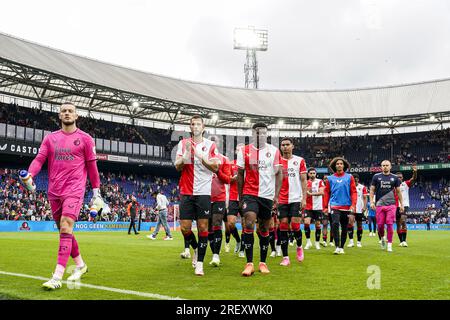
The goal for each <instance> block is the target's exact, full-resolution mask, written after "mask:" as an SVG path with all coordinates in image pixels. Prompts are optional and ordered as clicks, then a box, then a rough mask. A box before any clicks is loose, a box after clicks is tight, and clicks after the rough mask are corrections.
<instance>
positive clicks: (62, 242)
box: [54, 233, 73, 279]
mask: <svg viewBox="0 0 450 320" xmlns="http://www.w3.org/2000/svg"><path fill="white" fill-rule="evenodd" d="M72 238H73V236H72V235H71V234H70V233H60V234H59V250H58V263H57V266H56V269H55V274H54V275H55V276H56V277H57V278H58V279H62V277H63V275H64V270H65V268H66V265H67V261H68V260H69V257H70V253H71V252H72Z"/></svg>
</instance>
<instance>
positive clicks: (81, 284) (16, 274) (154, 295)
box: [0, 271, 185, 300]
mask: <svg viewBox="0 0 450 320" xmlns="http://www.w3.org/2000/svg"><path fill="white" fill-rule="evenodd" d="M0 274H4V275H7V276H13V277H21V278H29V279H35V280H43V281H46V280H49V278H44V277H37V276H31V275H28V274H22V273H12V272H6V271H0ZM62 283H65V284H67V281H62ZM70 284H71V285H74V286H75V285H80V286H81V287H86V288H91V289H97V290H103V291H110V292H116V293H122V294H130V295H135V296H139V297H147V298H154V299H161V300H185V299H182V298H179V297H170V296H164V295H161V294H157V293H149V292H139V291H133V290H123V289H117V288H109V287H104V286H96V285H93V284H87V283H82V282H70Z"/></svg>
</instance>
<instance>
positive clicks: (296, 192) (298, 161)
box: [279, 155, 307, 204]
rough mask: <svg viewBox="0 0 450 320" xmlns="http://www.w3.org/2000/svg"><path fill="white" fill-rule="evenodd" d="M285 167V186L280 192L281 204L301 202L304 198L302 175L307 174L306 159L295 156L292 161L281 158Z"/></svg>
mask: <svg viewBox="0 0 450 320" xmlns="http://www.w3.org/2000/svg"><path fill="white" fill-rule="evenodd" d="M281 164H282V165H283V185H282V186H281V190H280V197H279V203H280V204H290V203H294V202H301V201H302V198H303V192H302V183H301V178H300V174H302V173H306V172H307V170H306V162H305V159H303V158H302V157H299V156H295V155H293V156H292V158H291V159H289V160H288V159H285V158H283V157H282V158H281Z"/></svg>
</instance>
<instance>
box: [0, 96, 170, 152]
mask: <svg viewBox="0 0 450 320" xmlns="http://www.w3.org/2000/svg"><path fill="white" fill-rule="evenodd" d="M0 122H3V123H7V124H14V125H18V126H23V127H30V128H36V129H44V130H50V131H56V130H59V129H60V125H59V119H58V115H57V113H55V112H50V111H45V110H39V109H38V108H25V107H21V106H18V105H16V104H12V103H11V104H5V103H0ZM77 124H78V126H79V127H80V128H82V130H83V131H85V132H87V133H89V134H90V135H91V136H92V137H94V138H102V139H111V140H120V141H124V142H133V143H144V144H151V145H159V146H163V145H165V144H167V143H168V142H169V141H170V132H167V130H160V129H153V128H144V127H138V126H133V125H128V124H123V123H117V122H111V121H105V120H98V119H93V118H87V117H82V116H80V117H79V118H78V120H77Z"/></svg>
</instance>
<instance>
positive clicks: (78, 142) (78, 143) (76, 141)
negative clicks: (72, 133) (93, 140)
mask: <svg viewBox="0 0 450 320" xmlns="http://www.w3.org/2000/svg"><path fill="white" fill-rule="evenodd" d="M80 143H81V142H80V139H78V138H77V139H76V140H75V141H74V142H73V144H74V145H76V146H79V145H80Z"/></svg>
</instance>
